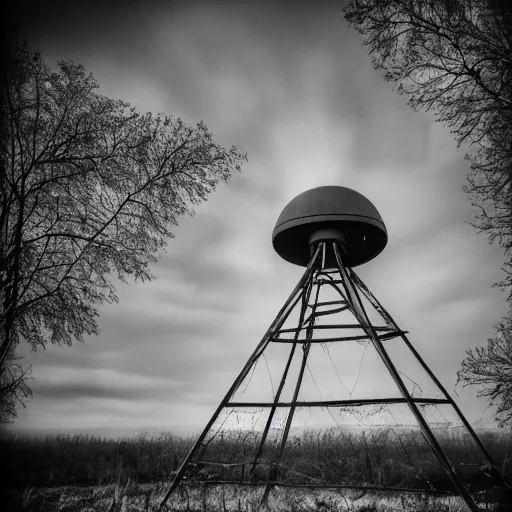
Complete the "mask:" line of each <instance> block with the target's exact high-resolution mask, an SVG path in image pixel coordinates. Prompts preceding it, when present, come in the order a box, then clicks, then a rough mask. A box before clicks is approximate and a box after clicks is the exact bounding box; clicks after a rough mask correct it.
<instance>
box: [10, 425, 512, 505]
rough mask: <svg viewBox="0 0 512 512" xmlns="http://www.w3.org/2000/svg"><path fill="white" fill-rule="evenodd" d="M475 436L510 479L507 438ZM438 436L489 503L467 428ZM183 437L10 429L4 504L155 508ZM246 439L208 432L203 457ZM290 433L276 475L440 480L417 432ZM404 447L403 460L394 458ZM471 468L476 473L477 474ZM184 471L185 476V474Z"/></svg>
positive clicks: (292, 499)
mask: <svg viewBox="0 0 512 512" xmlns="http://www.w3.org/2000/svg"><path fill="white" fill-rule="evenodd" d="M481 438H482V440H483V442H484V444H485V445H486V447H487V449H488V450H489V451H490V453H491V455H492V456H493V457H494V458H495V460H496V461H497V463H498V464H499V465H500V469H501V470H502V472H503V474H504V476H505V477H506V478H507V479H509V480H510V479H512V456H511V455H510V454H509V448H512V446H510V447H509V444H510V437H509V436H508V435H507V434H503V435H500V434H496V433H492V432H490V433H484V434H483V435H482V436H481ZM441 440H442V443H443V445H444V448H445V450H447V452H448V455H449V456H450V458H452V460H454V461H464V462H465V464H464V465H462V466H460V467H459V474H460V475H461V477H462V478H463V479H464V480H465V483H466V484H467V485H468V486H469V488H470V490H471V492H472V494H473V495H474V496H476V497H477V498H478V500H479V501H480V502H482V503H485V502H486V501H488V502H489V503H492V502H493V501H496V499H501V498H496V496H495V495H493V494H492V491H491V488H492V483H491V482H490V481H488V480H486V478H487V477H486V476H485V474H484V473H482V472H481V471H476V469H478V466H477V464H478V462H479V461H478V459H476V458H475V457H476V453H477V452H476V450H475V449H474V446H473V444H472V442H471V440H470V439H469V438H468V437H467V436H464V435H462V434H461V433H455V432H448V431H446V433H445V434H444V435H443V436H441ZM193 441H194V439H193V438H191V437H189V438H180V437H177V436H174V435H171V434H161V435H160V436H158V437H152V438H150V437H148V436H147V435H144V434H143V435H140V436H139V437H137V438H131V439H119V440H116V439H102V438H100V437H96V436H85V435H76V436H69V435H59V436H54V437H50V436H49V437H38V438H29V437H26V438H24V437H12V438H11V439H9V440H4V454H5V455H4V457H5V459H4V461H5V462H4V464H5V466H4V467H5V468H6V470H7V471H6V472H5V474H6V475H7V478H8V481H7V482H6V483H7V488H10V489H12V491H11V494H10V497H9V502H10V503H11V505H10V507H11V508H9V509H8V510H24V511H32V512H40V511H43V510H105V511H107V510H108V511H110V512H112V511H114V510H121V509H122V510H133V511H135V510H138V511H142V510H144V511H150V510H157V508H156V507H157V504H158V502H159V499H161V497H162V496H163V493H164V492H165V490H166V488H167V487H168V485H169V483H170V480H171V479H172V475H173V472H174V471H176V469H177V467H178V465H179V463H180V462H181V460H182V459H183V458H184V456H185V454H186V453H187V451H188V449H189V448H190V446H191V444H192V442H193ZM246 441H247V435H246V434H244V433H239V435H238V436H237V437H230V438H228V437H226V436H224V437H219V438H216V439H214V440H213V441H212V442H211V443H210V444H209V447H208V451H207V453H205V454H204V460H217V461H233V460H246V461H249V460H251V457H250V453H249V452H248V450H247V447H248V444H247V442H246ZM290 441H291V442H290V449H289V450H288V451H287V452H286V457H285V459H284V461H283V462H284V465H285V466H287V467H288V468H290V469H291V471H289V473H288V474H287V476H286V478H287V479H288V481H289V482H290V483H292V482H293V479H294V478H295V476H296V475H295V476H294V471H296V473H300V474H303V475H304V474H305V475H308V476H309V477H311V478H318V477H319V472H320V473H321V474H322V478H323V479H324V480H325V482H332V483H337V484H339V483H345V482H347V483H348V482H352V483H355V484H360V485H370V484H372V483H373V484H379V483H380V484H382V485H385V484H387V485H394V486H397V487H409V488H422V486H423V488H424V489H425V490H427V489H431V488H437V489H440V490H442V489H448V488H449V482H448V481H447V478H446V476H445V474H444V472H443V470H442V468H441V467H440V466H439V465H438V464H436V463H435V461H433V459H432V457H431V456H430V452H429V448H428V447H427V446H426V445H425V443H424V442H423V439H422V438H421V436H420V435H419V434H417V433H412V432H395V431H393V430H392V429H381V430H379V431H371V430H370V431H366V432H359V433H354V432H349V431H343V430H327V431H323V432H318V431H317V432H312V431H309V432H308V431H306V432H304V434H303V435H301V436H300V437H299V436H296V437H294V438H292V439H291V440H290ZM406 453H407V454H408V457H409V460H408V462H404V460H405V459H406V458H407V456H406V455H405V454H406ZM207 471H209V472H210V475H209V476H210V477H212V478H215V479H231V480H233V481H236V480H239V474H237V473H236V471H238V469H236V468H234V467H230V466H227V467H225V468H223V469H222V468H220V469H218V468H217V469H215V470H212V469H207ZM214 471H216V473H214ZM477 473H479V474H480V476H479V477H478V478H477V476H476V475H477ZM188 478H189V480H191V479H193V476H190V475H189V477H188ZM257 492H258V491H257V489H251V488H247V487H245V488H241V487H236V486H233V487H225V488H224V489H222V488H221V487H220V486H216V487H215V486H211V485H210V486H198V487H192V488H191V490H190V491H183V490H182V491H181V492H179V493H177V494H176V495H175V496H173V499H172V500H170V502H169V506H168V507H167V508H165V510H167V511H168V512H171V511H174V510H187V507H188V508H190V510H212V509H211V508H210V505H208V504H207V503H206V501H208V503H211V502H212V501H213V502H215V503H218V504H219V506H220V507H221V508H220V509H219V510H252V509H251V508H250V507H249V502H252V501H255V502H256V501H257V500H256V496H257ZM497 492H498V491H497ZM276 493H277V491H276ZM279 493H281V494H279ZM279 493H277V494H274V495H273V496H274V497H273V498H272V499H278V501H279V502H280V505H279V507H278V508H277V509H278V510H296V511H298V510H304V511H305V510H325V511H327V510H333V511H334V510H353V511H379V510H380V511H389V510H398V509H400V510H415V511H434V510H436V511H437V510H450V511H457V510H461V511H462V510H465V509H464V505H463V504H462V505H460V504H459V502H458V501H457V500H458V498H456V497H453V498H450V497H447V496H442V495H440V496H430V495H428V494H427V493H425V494H422V493H415V494H412V495H409V494H407V493H394V494H389V493H387V494H382V493H372V492H367V491H361V490H359V491H358V490H354V491H345V490H344V491H343V493H340V492H339V491H329V490H318V491H315V490H312V489H306V490H302V491H301V490H297V489H287V488H284V487H283V488H279ZM301 493H302V494H301ZM240 496H242V497H240ZM276 496H277V497H276ZM177 500H181V502H180V503H182V505H183V504H184V505H183V506H184V507H185V508H175V507H176V503H177V502H178V501H177ZM251 500H252V501H251ZM450 500H451V501H450ZM192 503H196V505H197V503H199V505H197V506H196V505H194V506H193V505H192ZM229 504H231V505H230V506H228V505H229ZM276 506H277V505H276ZM459 506H460V508H458V507H459ZM62 507H64V508H62ZM66 507H68V508H66ZM204 507H206V508H204ZM222 507H224V508H222ZM237 507H238V508H237ZM340 507H341V508H340ZM489 510H493V509H492V508H489Z"/></svg>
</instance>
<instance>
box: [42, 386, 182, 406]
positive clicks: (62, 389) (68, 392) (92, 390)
mask: <svg viewBox="0 0 512 512" xmlns="http://www.w3.org/2000/svg"><path fill="white" fill-rule="evenodd" d="M170 392H171V393H172V392H173V391H172V390H171V389H169V388H163V389H158V388H157V387H156V386H155V385H153V386H152V387H151V388H149V389H143V388H141V387H140V386H131V385H130V384H129V382H128V384H127V385H126V386H125V387H122V388H119V387H118V388H116V387H113V386H105V385H104V384H101V383H94V382H88V383H67V384H66V385H65V386H63V385H62V384H61V383H55V384H52V383H48V382H38V383H36V384H35V385H34V386H33V393H34V394H35V395H37V397H38V398H40V399H43V400H44V399H51V400H52V401H53V400H59V401H60V400H64V401H67V400H73V401H76V400H88V399H91V398H93V399H97V400H102V399H109V400H128V401H132V400H143V399H148V398H152V399H154V398H161V397H163V396H166V395H167V396H168V395H169V393H170Z"/></svg>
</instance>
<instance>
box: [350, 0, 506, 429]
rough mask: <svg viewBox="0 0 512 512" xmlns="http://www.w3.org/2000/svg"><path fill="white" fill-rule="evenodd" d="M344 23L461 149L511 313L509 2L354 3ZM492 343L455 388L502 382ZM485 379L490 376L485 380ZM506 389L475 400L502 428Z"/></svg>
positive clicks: (471, 358) (473, 357) (474, 356)
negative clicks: (500, 254) (500, 264)
mask: <svg viewBox="0 0 512 512" xmlns="http://www.w3.org/2000/svg"><path fill="white" fill-rule="evenodd" d="M344 14H345V19H346V20H347V22H348V23H349V25H351V26H352V27H354V28H355V30H356V31H358V32H359V33H360V34H362V35H363V36H364V44H365V45H366V46H368V48H369V53H370V55H371V57H372V63H373V65H374V67H375V68H376V69H378V70H380V71H381V72H382V73H383V75H384V77H385V79H386V80H388V81H390V82H392V83H394V84H395V85H396V87H397V89H398V92H400V93H402V94H405V95H406V96H407V97H408V104H409V105H410V106H411V107H412V108H414V109H415V110H419V109H423V110H426V111H432V112H433V113H434V114H435V116H436V117H437V121H440V122H442V123H444V124H445V125H447V126H448V127H450V129H451V131H452V133H453V135H454V138H455V139H456V141H457V142H458V144H459V145H461V144H465V145H467V147H468V153H467V155H466V158H468V159H469V160H470V161H471V167H470V172H469V174H468V184H467V186H466V187H465V190H466V192H468V193H469V194H470V198H471V201H472V204H473V206H474V208H475V218H476V220H475V223H474V226H475V227H476V228H477V229H478V230H479V231H480V232H484V233H485V234H487V236H488V238H489V241H490V242H491V243H493V242H495V243H498V244H499V245H500V246H501V247H502V248H503V249H504V250H505V266H504V271H505V275H506V277H505V279H504V280H503V281H502V282H501V283H497V284H498V286H501V288H502V289H504V290H508V300H509V302H510V304H511V306H512V6H511V4H510V2H508V1H505V0H494V1H492V0H491V1H489V0H429V1H425V0H352V1H350V2H349V3H348V4H347V5H346V7H345V9H344ZM510 315H511V318H512V311H511V313H510ZM505 329H512V320H508V321H506V322H505V323H502V324H500V325H499V326H498V337H497V338H496V340H498V339H502V338H500V336H504V335H505V333H506V331H505ZM509 335H510V334H509V333H507V336H509ZM503 339H505V338H503ZM507 339H508V338H507ZM496 340H495V341H494V342H493V343H494V344H490V345H489V347H488V349H487V350H486V349H482V348H479V349H476V351H475V352H469V353H468V357H467V359H466V360H465V361H464V362H463V366H462V370H461V372H459V379H461V380H462V381H463V382H465V383H472V384H480V385H487V384H488V383H493V382H494V379H495V375H496V374H495V373H494V372H495V371H498V369H499V368H501V369H500V370H499V371H500V372H501V375H503V376H504V375H506V374H507V372H510V366H506V365H505V366H502V367H500V365H502V364H505V361H506V358H494V359H492V361H493V363H492V364H491V363H490V361H491V359H489V358H490V354H491V355H492V354H495V353H496V352H495V351H496V347H498V346H499V347H501V348H500V350H502V352H503V354H505V353H506V352H507V351H509V352H508V353H509V354H510V353H511V351H512V345H510V344H503V343H502V342H499V343H498V342H497V341H496ZM489 343H491V342H490V341H489ZM491 347H494V348H491ZM493 357H494V356H493ZM491 369H492V371H491ZM485 371H489V372H490V373H488V374H487V376H485ZM472 372H475V373H472ZM482 372H484V373H482ZM486 379H488V380H486ZM507 382H508V385H509V386H510V380H508V381H506V382H505V381H504V382H502V384H503V387H502V388H500V389H501V390H502V391H500V392H499V393H498V394H496V395H494V394H492V393H491V394H489V393H488V392H487V391H484V392H483V396H487V397H490V398H491V399H492V400H493V401H494V402H499V401H500V400H501V405H500V408H499V411H500V413H499V416H500V417H505V421H510V418H509V417H508V416H506V415H505V416H503V414H505V411H506V410H512V409H511V407H512V402H510V399H508V398H507V396H509V395H507V394H506V393H507V392H506V391H505V389H509V391H508V393H510V387H509V388H507V387H506V386H507ZM496 384H497V383H496ZM489 385H490V384H489Z"/></svg>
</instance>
